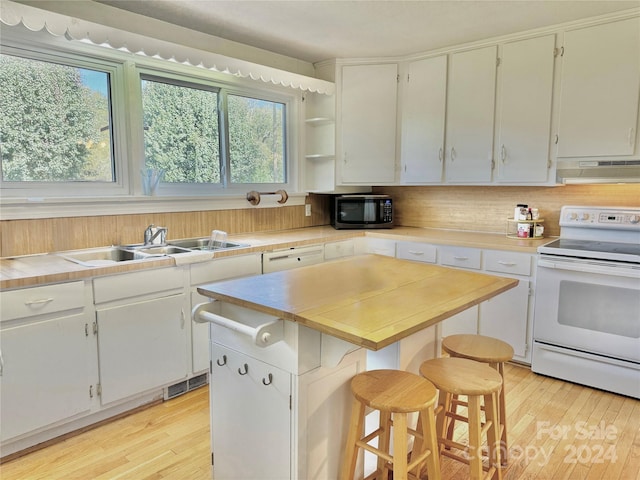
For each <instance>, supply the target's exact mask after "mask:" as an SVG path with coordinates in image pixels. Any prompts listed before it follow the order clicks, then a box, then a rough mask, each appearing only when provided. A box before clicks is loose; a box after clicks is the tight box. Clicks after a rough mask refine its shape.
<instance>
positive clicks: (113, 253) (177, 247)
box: [58, 237, 249, 267]
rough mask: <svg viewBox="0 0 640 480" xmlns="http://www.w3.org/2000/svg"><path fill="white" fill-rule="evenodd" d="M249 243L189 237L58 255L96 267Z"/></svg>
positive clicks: (239, 246)
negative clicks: (153, 243)
mask: <svg viewBox="0 0 640 480" xmlns="http://www.w3.org/2000/svg"><path fill="white" fill-rule="evenodd" d="M248 246H249V245H248V244H243V243H234V242H225V243H218V242H213V244H210V238H209V237H202V238H187V239H182V240H173V241H169V242H167V243H166V244H165V245H142V244H136V245H114V246H112V247H106V248H98V249H87V250H78V251H74V252H64V253H59V254H58V256H60V257H62V258H64V259H66V260H69V261H70V262H73V263H77V264H80V265H84V266H89V267H96V266H102V265H109V264H113V263H118V262H130V261H134V260H145V259H150V258H158V257H166V256H169V255H171V256H173V255H180V254H186V253H193V252H198V251H209V252H215V251H222V250H231V249H236V248H245V247H248Z"/></svg>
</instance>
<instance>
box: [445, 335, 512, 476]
mask: <svg viewBox="0 0 640 480" xmlns="http://www.w3.org/2000/svg"><path fill="white" fill-rule="evenodd" d="M442 350H444V351H445V352H446V353H448V354H449V355H450V356H452V357H461V358H468V359H469V360H475V361H476V362H482V363H488V364H489V366H490V367H491V368H494V369H495V370H497V371H498V373H499V374H500V376H501V377H502V389H501V390H500V395H499V396H498V416H499V419H500V442H501V446H502V456H501V457H500V458H501V461H502V465H506V464H507V461H508V452H509V448H508V444H507V408H506V405H507V404H506V401H505V387H504V364H505V362H509V361H511V359H513V348H512V347H511V345H509V344H508V343H506V342H503V341H502V340H498V339H497V338H493V337H486V336H483V335H450V336H448V337H445V338H443V339H442ZM458 405H461V406H467V405H466V402H464V401H461V400H459V399H458V396H457V395H456V396H454V398H453V399H452V401H451V411H452V412H453V413H454V414H455V415H454V416H452V417H451V422H450V423H449V427H448V429H447V438H448V439H449V440H452V439H453V429H454V426H455V421H456V420H461V421H464V422H466V421H467V418H466V417H464V416H462V415H458V413H457V409H458Z"/></svg>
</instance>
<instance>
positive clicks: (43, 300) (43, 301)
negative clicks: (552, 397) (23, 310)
mask: <svg viewBox="0 0 640 480" xmlns="http://www.w3.org/2000/svg"><path fill="white" fill-rule="evenodd" d="M49 302H53V298H52V297H50V298H41V299H40V300H27V301H26V302H24V304H25V305H27V306H28V305H42V304H43V303H49Z"/></svg>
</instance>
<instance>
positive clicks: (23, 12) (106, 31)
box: [0, 0, 335, 95]
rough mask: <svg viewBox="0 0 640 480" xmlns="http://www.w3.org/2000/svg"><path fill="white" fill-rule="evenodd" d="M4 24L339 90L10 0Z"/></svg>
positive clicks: (305, 87)
mask: <svg viewBox="0 0 640 480" xmlns="http://www.w3.org/2000/svg"><path fill="white" fill-rule="evenodd" d="M0 23H2V27H3V28H6V26H9V27H16V26H24V27H25V28H27V29H29V30H31V31H34V32H48V33H49V34H51V35H53V36H56V37H62V36H64V37H65V38H66V39H67V40H69V41H81V42H90V43H92V44H94V45H99V46H103V47H110V48H113V49H116V50H121V51H127V52H130V53H133V54H136V55H144V56H147V57H153V58H162V59H164V60H167V61H173V62H178V63H181V64H185V65H191V66H194V67H199V68H205V69H208V70H212V71H215V72H219V73H224V74H229V75H234V76H237V77H242V78H251V79H252V80H257V81H262V82H265V83H272V84H274V85H282V86H284V87H288V88H293V89H297V90H302V91H308V92H314V93H321V94H327V95H333V93H334V92H335V85H334V84H333V83H331V82H327V81H325V80H320V79H317V78H313V77H307V76H305V75H300V74H297V73H292V72H287V71H284V70H279V69H277V68H273V67H268V66H264V65H259V64H256V63H252V62H247V61H244V60H239V59H235V58H231V57H227V56H224V55H219V54H216V53H212V52H207V51H204V50H199V49H196V48H192V47H187V46H183V45H178V44H175V43H171V42H166V41H163V40H158V39H155V38H150V37H147V36H144V35H138V34H135V33H131V32H127V31H123V30H118V29H115V28H111V27H108V26H105V25H100V24H97V23H93V22H87V21H85V20H80V19H77V18H73V17H69V16H66V15H60V14H57V13H53V12H49V11H45V10H41V9H38V8H33V7H30V6H27V5H21V4H17V3H14V2H11V1H8V0H3V1H2V2H0Z"/></svg>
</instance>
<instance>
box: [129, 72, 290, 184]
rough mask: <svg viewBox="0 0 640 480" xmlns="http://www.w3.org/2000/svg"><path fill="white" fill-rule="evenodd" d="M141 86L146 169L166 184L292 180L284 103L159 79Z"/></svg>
mask: <svg viewBox="0 0 640 480" xmlns="http://www.w3.org/2000/svg"><path fill="white" fill-rule="evenodd" d="M169 82H171V83H169ZM141 85H142V109H143V124H144V158H145V168H147V169H154V170H159V171H163V172H164V177H163V178H164V183H173V184H176V183H177V184H218V186H222V185H225V186H233V185H246V184H282V183H285V182H286V168H285V165H286V148H285V104H284V103H279V102H274V101H270V100H264V99H258V98H253V97H249V96H241V95H237V94H230V93H228V92H227V91H225V90H224V89H220V88H206V87H205V86H202V85H197V84H191V83H185V82H181V81H179V80H173V81H171V80H169V79H165V78H158V77H153V78H151V77H146V76H143V77H142V82H141ZM221 125H228V128H227V129H226V131H225V130H224V129H221V128H220V126H221ZM221 139H224V140H225V141H224V142H221ZM227 142H228V148H224V147H223V145H225V144H226V143H227Z"/></svg>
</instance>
